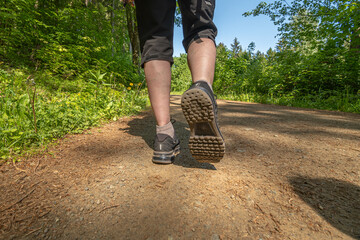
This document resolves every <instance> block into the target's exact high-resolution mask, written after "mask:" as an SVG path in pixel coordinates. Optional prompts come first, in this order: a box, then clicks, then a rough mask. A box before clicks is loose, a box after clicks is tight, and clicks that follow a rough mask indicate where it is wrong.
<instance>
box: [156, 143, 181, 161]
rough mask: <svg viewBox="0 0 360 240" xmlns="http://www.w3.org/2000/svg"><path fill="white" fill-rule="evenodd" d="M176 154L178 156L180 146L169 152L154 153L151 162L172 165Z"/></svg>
mask: <svg viewBox="0 0 360 240" xmlns="http://www.w3.org/2000/svg"><path fill="white" fill-rule="evenodd" d="M178 154H180V145H178V146H176V147H175V149H174V150H173V151H170V152H158V151H154V156H153V159H152V162H153V163H156V164H172V163H173V162H174V161H175V157H176V156H177V155H178Z"/></svg>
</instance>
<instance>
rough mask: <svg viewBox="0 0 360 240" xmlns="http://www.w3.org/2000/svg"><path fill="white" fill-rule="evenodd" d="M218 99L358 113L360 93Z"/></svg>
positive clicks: (249, 95)
mask: <svg viewBox="0 0 360 240" xmlns="http://www.w3.org/2000/svg"><path fill="white" fill-rule="evenodd" d="M171 94H172V95H182V94H183V92H182V91H174V92H171ZM218 99H224V100H233V101H242V102H252V103H263V104H276V105H281V106H290V107H301V108H310V109H321V110H331V111H341V112H352V113H360V93H359V94H349V93H348V92H347V91H343V92H336V91H319V92H318V93H317V94H309V95H306V96H297V97H295V96H293V95H291V94H289V95H284V96H272V95H260V94H254V93H242V94H236V93H227V94H219V95H218Z"/></svg>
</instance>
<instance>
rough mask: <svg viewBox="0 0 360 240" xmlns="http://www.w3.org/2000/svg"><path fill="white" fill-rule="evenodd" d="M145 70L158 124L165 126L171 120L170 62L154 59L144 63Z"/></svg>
mask: <svg viewBox="0 0 360 240" xmlns="http://www.w3.org/2000/svg"><path fill="white" fill-rule="evenodd" d="M144 71H145V76H146V81H147V86H148V90H149V97H150V102H151V106H152V109H153V111H154V114H155V118H156V122H157V125H158V126H164V125H166V124H168V123H169V122H170V82H171V71H170V63H169V62H168V61H163V60H152V61H149V62H146V63H145V64H144ZM172 135H173V134H172Z"/></svg>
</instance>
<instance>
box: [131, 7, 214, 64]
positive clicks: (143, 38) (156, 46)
mask: <svg viewBox="0 0 360 240" xmlns="http://www.w3.org/2000/svg"><path fill="white" fill-rule="evenodd" d="M178 3H179V7H180V10H181V16H182V24H183V32H184V40H183V45H184V48H185V50H186V52H187V50H188V48H189V46H190V44H191V43H192V42H193V41H195V40H197V39H199V38H209V39H211V40H213V41H214V43H215V37H216V35H217V29H216V26H215V24H214V22H213V17H214V10H215V0H178ZM135 4H136V16H137V21H138V29H139V37H140V48H141V66H142V67H144V63H146V62H148V61H151V60H165V61H169V62H170V63H171V64H172V63H173V62H174V60H173V58H172V55H173V34H174V17H175V8H176V0H135Z"/></svg>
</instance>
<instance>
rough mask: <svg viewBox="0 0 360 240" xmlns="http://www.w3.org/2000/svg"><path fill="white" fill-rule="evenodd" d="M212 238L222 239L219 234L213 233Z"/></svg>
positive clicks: (214, 239)
mask: <svg viewBox="0 0 360 240" xmlns="http://www.w3.org/2000/svg"><path fill="white" fill-rule="evenodd" d="M211 240H221V238H220V236H219V235H217V234H213V235H212V236H211Z"/></svg>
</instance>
